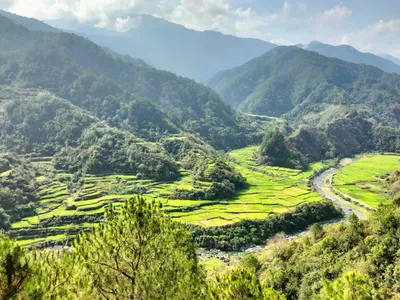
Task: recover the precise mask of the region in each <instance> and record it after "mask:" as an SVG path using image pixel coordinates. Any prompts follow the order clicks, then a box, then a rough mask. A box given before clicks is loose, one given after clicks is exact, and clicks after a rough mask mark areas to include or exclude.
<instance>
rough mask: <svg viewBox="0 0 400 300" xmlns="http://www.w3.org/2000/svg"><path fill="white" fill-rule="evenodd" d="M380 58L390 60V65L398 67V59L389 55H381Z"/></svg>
mask: <svg viewBox="0 0 400 300" xmlns="http://www.w3.org/2000/svg"><path fill="white" fill-rule="evenodd" d="M380 56H381V57H383V58H385V59H387V60H390V61H391V62H392V63H394V64H396V65H399V66H400V59H398V58H396V57H394V56H392V55H389V54H381V55H380Z"/></svg>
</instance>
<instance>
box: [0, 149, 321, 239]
mask: <svg viewBox="0 0 400 300" xmlns="http://www.w3.org/2000/svg"><path fill="white" fill-rule="evenodd" d="M256 149H257V146H252V147H247V148H243V149H239V150H235V151H232V152H230V153H228V159H230V161H231V165H233V166H234V168H235V169H236V170H237V171H239V172H240V173H241V174H242V175H243V176H244V177H245V178H246V179H247V183H248V187H246V188H244V189H242V190H240V191H238V193H236V194H235V195H234V196H233V197H229V198H225V199H220V200H216V201H213V200H184V199H169V196H171V195H172V194H173V193H174V192H175V191H176V190H195V189H196V188H201V187H204V186H209V185H210V183H208V182H201V181H198V180H194V178H193V176H192V175H191V174H190V172H188V171H185V170H181V177H180V178H179V180H177V181H174V182H168V183H160V182H156V181H152V180H143V179H138V178H137V176H134V175H126V174H113V175H107V176H99V175H88V174H87V175H84V176H83V177H82V178H81V180H82V182H81V185H80V186H79V188H78V189H77V191H71V190H70V188H68V182H69V178H71V177H73V176H74V174H69V173H65V172H63V171H60V170H56V169H54V167H53V166H52V164H51V158H50V157H48V158H35V159H34V161H35V162H34V164H35V165H36V166H38V167H40V168H41V169H45V170H46V172H45V174H46V175H45V176H43V175H41V176H39V177H37V178H36V180H37V182H38V184H39V185H40V189H39V195H40V200H39V202H38V207H37V209H36V211H37V215H35V216H32V217H28V218H24V219H22V220H19V221H18V222H14V223H13V224H12V229H11V231H10V234H11V235H12V236H15V237H17V239H18V240H19V242H20V243H21V244H22V245H30V244H38V243H42V242H46V241H47V242H48V241H51V243H50V244H53V243H54V241H55V240H66V239H68V237H70V236H72V235H74V234H76V233H77V232H78V231H79V230H89V229H90V228H92V227H93V226H96V224H97V223H99V222H100V221H101V220H102V218H103V214H104V210H105V207H106V206H107V205H108V204H110V203H113V204H115V205H116V206H118V205H121V204H122V203H123V202H124V201H125V200H127V199H129V198H132V197H134V196H135V195H137V194H141V195H144V196H146V197H147V199H148V200H149V201H152V200H155V201H157V202H159V203H161V204H162V205H163V210H164V211H165V212H166V213H168V215H170V216H171V217H172V218H173V219H175V220H177V221H179V222H183V223H187V224H192V225H199V226H225V225H229V224H233V223H236V222H239V221H240V220H245V219H264V218H266V217H268V216H269V215H271V214H280V213H284V212H287V211H290V210H291V209H293V208H295V207H296V206H297V205H299V204H304V203H309V202H314V201H321V200H322V197H321V196H320V195H319V194H318V193H316V192H313V191H312V190H311V187H310V186H309V178H310V177H311V176H312V175H313V173H314V172H315V171H318V170H320V169H321V168H323V167H324V163H315V164H313V165H312V166H311V167H310V169H309V170H308V171H306V172H301V171H299V170H293V169H287V168H279V167H268V166H258V165H257V164H256V163H255V162H254V161H253V160H252V158H251V157H252V155H253V152H254V151H256ZM7 174H8V172H7V171H5V172H4V173H2V176H7ZM60 233H61V235H60Z"/></svg>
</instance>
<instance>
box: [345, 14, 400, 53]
mask: <svg viewBox="0 0 400 300" xmlns="http://www.w3.org/2000/svg"><path fill="white" fill-rule="evenodd" d="M341 43H342V44H351V45H354V46H355V47H356V48H358V49H360V50H361V51H365V52H367V51H368V52H369V51H370V52H374V53H387V52H388V53H391V54H394V55H396V56H399V55H400V51H399V50H400V19H393V20H389V21H383V20H381V21H379V22H377V23H375V24H372V25H370V26H368V27H366V28H364V29H362V30H358V31H355V32H351V33H349V34H346V35H344V36H343V37H342V39H341Z"/></svg>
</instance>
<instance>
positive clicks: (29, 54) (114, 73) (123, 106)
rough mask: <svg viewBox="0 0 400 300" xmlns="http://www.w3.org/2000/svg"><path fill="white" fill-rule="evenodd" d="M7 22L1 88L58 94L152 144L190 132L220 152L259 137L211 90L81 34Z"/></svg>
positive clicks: (0, 57)
mask: <svg viewBox="0 0 400 300" xmlns="http://www.w3.org/2000/svg"><path fill="white" fill-rule="evenodd" d="M1 22H2V23H4V24H6V25H7V26H8V29H7V30H4V32H0V44H6V43H7V44H8V46H7V49H4V50H7V52H3V53H0V84H3V85H12V86H23V87H25V88H41V89H45V90H48V91H51V92H53V93H55V94H57V95H58V96H60V97H62V98H65V99H67V100H69V101H70V102H71V103H73V104H75V105H77V106H79V107H81V108H84V109H86V110H87V111H89V112H91V113H93V114H95V115H96V116H97V117H99V118H101V119H104V120H106V121H107V122H108V123H109V124H111V125H113V126H118V127H120V128H124V129H128V130H132V131H133V132H135V133H136V134H138V135H139V136H142V137H145V138H150V139H155V138H159V137H160V136H162V135H164V133H165V132H167V133H177V132H179V130H181V129H184V130H187V131H192V132H196V133H198V134H200V135H201V136H202V137H204V138H206V139H207V140H208V141H209V142H211V143H212V144H213V145H214V146H216V147H218V148H232V147H238V146H240V145H241V144H243V143H247V142H249V140H248V139H247V138H246V135H245V133H247V132H251V131H254V130H252V129H251V128H247V126H246V125H241V122H242V121H243V118H244V117H242V116H239V115H238V114H237V113H236V112H234V111H233V110H232V109H231V108H229V107H228V106H227V105H226V104H224V103H223V101H222V100H221V98H220V97H219V96H218V95H217V94H216V93H215V92H213V91H212V90H211V89H209V88H207V87H205V86H203V85H200V84H197V83H196V82H194V81H192V80H189V79H185V78H182V77H178V76H176V75H174V74H172V73H168V72H165V71H159V70H156V69H154V68H151V67H148V66H146V65H143V64H142V63H140V62H139V63H137V64H132V63H127V62H125V61H122V60H121V59H115V58H114V57H113V56H111V55H110V54H108V53H107V52H106V51H105V50H104V49H103V48H101V47H99V46H97V45H96V44H94V43H92V42H90V41H89V40H87V39H84V38H82V37H79V36H76V35H74V34H67V33H48V32H47V33H45V32H32V31H29V30H27V29H25V28H24V27H21V26H19V25H16V24H15V23H12V22H11V21H10V20H9V19H7V18H4V17H2V16H0V23H1ZM0 49H1V48H0ZM136 95H140V96H142V97H144V98H146V99H149V100H151V102H149V101H148V100H145V99H140V98H139V97H138V96H136ZM138 102H140V103H139V104H138ZM138 107H140V110H139V109H138ZM138 119H143V120H142V121H140V120H139V121H138ZM137 122H139V123H140V124H137ZM141 124H150V126H147V127H146V128H144V127H143V126H141ZM177 124H178V125H177Z"/></svg>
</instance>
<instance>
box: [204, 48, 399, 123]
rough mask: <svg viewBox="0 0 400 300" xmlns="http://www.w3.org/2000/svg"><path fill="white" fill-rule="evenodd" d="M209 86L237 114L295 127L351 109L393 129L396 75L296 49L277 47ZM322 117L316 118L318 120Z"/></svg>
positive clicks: (216, 77) (396, 120)
mask: <svg viewBox="0 0 400 300" xmlns="http://www.w3.org/2000/svg"><path fill="white" fill-rule="evenodd" d="M209 85H210V86H211V87H212V88H214V89H215V90H216V91H217V92H218V93H219V94H220V95H221V96H222V97H223V98H224V99H225V101H226V102H227V103H229V104H231V105H233V106H234V107H237V108H238V109H239V110H242V111H245V112H250V113H258V114H265V115H272V116H282V115H285V114H286V117H287V118H289V119H291V120H295V121H296V123H303V122H307V119H308V118H311V119H315V115H316V114H318V113H321V112H329V111H330V110H331V109H334V108H337V107H339V106H341V107H342V108H343V109H344V110H347V111H348V110H349V107H351V106H354V105H356V106H357V107H358V108H360V109H361V108H363V109H364V110H366V111H368V113H369V114H370V115H371V116H372V117H374V118H375V119H377V120H378V121H379V122H382V123H385V124H392V125H394V124H398V123H399V121H400V119H399V114H398V111H397V109H396V107H397V106H398V102H399V99H400V76H399V75H397V74H387V73H384V72H383V71H381V70H380V69H378V68H375V67H372V66H367V65H358V64H353V63H349V62H346V61H343V60H338V59H335V58H328V57H325V56H322V55H320V54H317V53H315V52H311V51H305V50H302V49H300V48H298V47H278V48H275V49H273V50H271V51H269V52H268V53H266V54H264V55H262V56H260V57H258V58H255V59H253V60H251V61H249V62H247V63H246V64H244V65H242V66H240V67H237V68H234V69H231V70H228V71H224V72H221V73H219V74H217V75H216V76H214V78H213V79H212V80H211V81H210V83H209ZM322 117H323V116H320V117H319V118H317V119H318V121H319V120H320V119H321V118H322Z"/></svg>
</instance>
